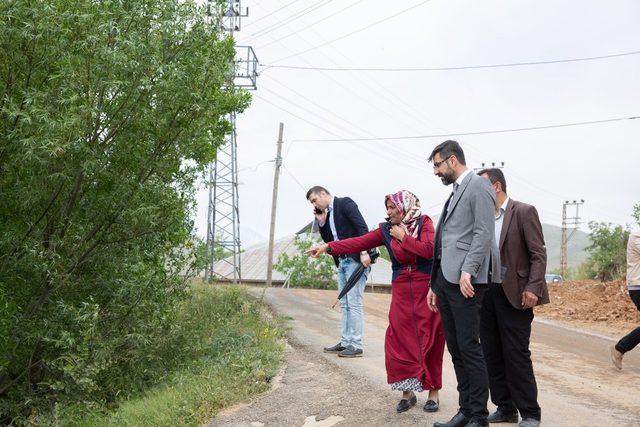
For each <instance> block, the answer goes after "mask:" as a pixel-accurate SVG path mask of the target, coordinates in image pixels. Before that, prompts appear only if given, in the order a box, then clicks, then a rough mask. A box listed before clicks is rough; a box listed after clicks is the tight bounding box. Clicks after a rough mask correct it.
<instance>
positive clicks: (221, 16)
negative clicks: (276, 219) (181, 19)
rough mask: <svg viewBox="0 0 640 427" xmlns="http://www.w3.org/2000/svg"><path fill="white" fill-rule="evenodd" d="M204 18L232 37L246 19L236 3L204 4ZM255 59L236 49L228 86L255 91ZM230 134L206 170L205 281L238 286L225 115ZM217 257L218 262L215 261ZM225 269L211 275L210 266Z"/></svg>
mask: <svg viewBox="0 0 640 427" xmlns="http://www.w3.org/2000/svg"><path fill="white" fill-rule="evenodd" d="M207 15H208V17H209V23H210V25H215V26H217V27H218V28H219V29H220V31H222V32H226V33H227V34H229V35H231V36H233V33H234V32H236V31H240V27H241V25H240V24H241V18H243V17H246V16H248V15H249V10H248V9H245V10H244V11H243V10H242V6H241V4H240V0H223V1H221V2H218V1H214V0H207ZM257 70H258V59H257V57H256V55H255V52H254V51H253V48H252V47H251V46H236V58H235V59H234V62H233V69H232V73H231V75H229V77H228V80H229V82H228V84H229V85H230V86H235V87H240V88H244V89H247V90H255V89H257V86H256V79H257V76H258V71H257ZM227 120H228V121H229V123H230V124H231V132H230V133H229V134H228V135H227V137H226V141H225V143H224V144H223V145H222V146H220V147H219V148H218V150H217V152H216V159H215V160H214V161H213V163H211V164H210V165H209V167H208V183H207V185H208V186H209V204H208V210H207V268H206V270H205V280H207V281H210V280H213V277H214V276H217V277H219V278H221V279H224V280H229V281H232V282H233V283H239V282H240V281H241V278H242V274H241V266H240V252H241V249H240V203H239V194H238V146H237V139H236V136H237V134H236V114H235V112H232V113H231V114H229V116H228V118H227ZM219 257H221V258H222V259H221V260H218V259H217V258H219ZM217 261H222V262H224V263H225V265H224V266H223V267H221V268H217V269H216V271H215V272H214V264H215V263H216V262H217Z"/></svg>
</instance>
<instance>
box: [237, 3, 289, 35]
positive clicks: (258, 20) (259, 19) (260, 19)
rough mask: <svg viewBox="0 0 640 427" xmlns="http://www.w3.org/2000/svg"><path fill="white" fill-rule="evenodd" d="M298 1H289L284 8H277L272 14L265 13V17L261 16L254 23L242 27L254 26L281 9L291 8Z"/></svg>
mask: <svg viewBox="0 0 640 427" xmlns="http://www.w3.org/2000/svg"><path fill="white" fill-rule="evenodd" d="M299 1H300V0H293V1H291V2H289V3H287V4H285V5H284V6H282V7H279V8H278V9H276V10H274V11H273V12H269V13H267V14H266V15H263V16H261V17H260V18H258V19H256V20H255V21H253V22H250V23H248V24H246V25H245V26H244V27H245V28H247V27H248V26H250V25H254V24H255V23H256V22H260V21H262V20H263V19H265V18H268V17H270V16H271V15H273V14H275V13H278V12H280V11H281V10H282V9H284V8H285V7H288V6H291V5H292V4H294V3H297V2H299Z"/></svg>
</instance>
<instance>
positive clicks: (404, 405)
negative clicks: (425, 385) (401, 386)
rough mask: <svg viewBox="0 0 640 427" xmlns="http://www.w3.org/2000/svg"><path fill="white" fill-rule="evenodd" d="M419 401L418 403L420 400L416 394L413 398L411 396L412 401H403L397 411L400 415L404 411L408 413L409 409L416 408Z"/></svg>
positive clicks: (399, 403)
mask: <svg viewBox="0 0 640 427" xmlns="http://www.w3.org/2000/svg"><path fill="white" fill-rule="evenodd" d="M417 401H418V399H417V398H416V395H415V394H414V395H413V396H411V398H410V399H402V400H401V401H400V402H398V406H397V407H396V411H398V413H401V412H404V411H408V410H409V409H411V408H413V407H414V406H416V402H417Z"/></svg>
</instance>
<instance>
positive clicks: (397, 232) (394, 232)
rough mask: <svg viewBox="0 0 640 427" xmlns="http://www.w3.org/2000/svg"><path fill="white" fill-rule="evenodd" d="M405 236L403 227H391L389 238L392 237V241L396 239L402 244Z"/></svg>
mask: <svg viewBox="0 0 640 427" xmlns="http://www.w3.org/2000/svg"><path fill="white" fill-rule="evenodd" d="M406 235H407V232H406V230H405V229H404V227H402V226H400V225H392V226H391V237H393V238H394V239H397V240H398V241H400V242H402V239H404V236H406Z"/></svg>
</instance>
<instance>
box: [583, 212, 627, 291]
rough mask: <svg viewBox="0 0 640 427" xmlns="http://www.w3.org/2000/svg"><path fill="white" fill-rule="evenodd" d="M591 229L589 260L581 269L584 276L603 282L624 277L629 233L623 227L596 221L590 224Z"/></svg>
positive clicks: (588, 249)
mask: <svg viewBox="0 0 640 427" xmlns="http://www.w3.org/2000/svg"><path fill="white" fill-rule="evenodd" d="M589 229H590V230H591V233H590V234H589V240H590V241H591V245H590V246H589V247H588V248H587V251H588V252H589V258H588V259H587V261H586V263H585V264H586V265H585V267H584V268H581V271H584V272H586V273H582V274H587V275H588V276H589V277H592V278H596V277H597V278H598V279H600V280H601V281H603V282H604V281H607V280H612V279H617V278H620V277H622V276H623V275H624V272H625V268H626V248H627V240H628V238H629V231H628V230H627V229H625V228H624V227H622V226H621V225H613V224H611V223H604V222H594V221H591V222H590V223H589Z"/></svg>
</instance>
